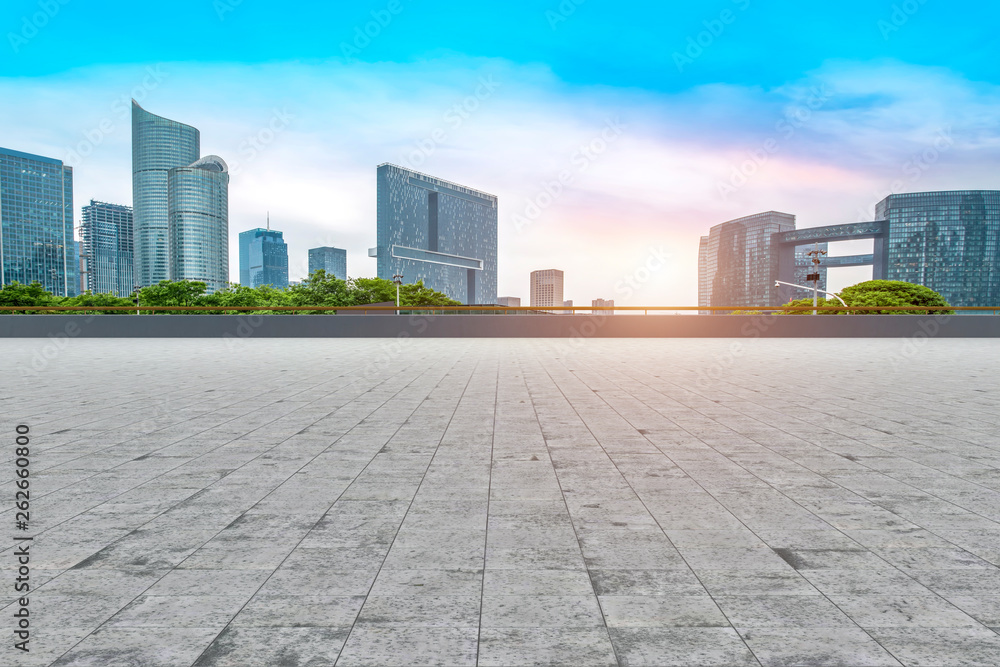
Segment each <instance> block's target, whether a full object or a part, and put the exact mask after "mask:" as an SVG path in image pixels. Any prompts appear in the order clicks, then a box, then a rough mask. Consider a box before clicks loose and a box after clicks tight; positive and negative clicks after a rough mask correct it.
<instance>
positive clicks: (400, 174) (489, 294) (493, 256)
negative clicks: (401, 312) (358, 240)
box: [369, 164, 498, 304]
mask: <svg viewBox="0 0 1000 667" xmlns="http://www.w3.org/2000/svg"><path fill="white" fill-rule="evenodd" d="M497 206H498V202H497V198H496V196H494V195H491V194H487V193H485V192H480V191H479V190H473V189H472V188H469V187H466V186H464V185H459V184H457V183H451V182H448V181H444V180H441V179H439V178H435V177H433V176H428V175H427V174H421V173H419V172H415V171H411V170H409V169H404V168H403V167H397V166H395V165H391V164H383V165H380V166H379V167H378V247H377V248H375V249H373V250H374V252H369V255H371V256H375V257H377V258H378V276H379V277H380V278H385V279H387V280H391V279H392V277H393V276H394V275H397V274H400V275H402V276H403V281H404V282H406V283H415V282H417V281H418V280H422V281H423V283H424V285H425V286H427V287H430V288H432V289H435V290H438V291H440V292H444V293H445V294H447V295H448V296H449V297H451V298H452V299H455V300H457V301H460V302H462V303H465V304H476V303H496V298H497V215H498V209H497Z"/></svg>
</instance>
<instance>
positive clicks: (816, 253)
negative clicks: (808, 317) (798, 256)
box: [806, 241, 827, 315]
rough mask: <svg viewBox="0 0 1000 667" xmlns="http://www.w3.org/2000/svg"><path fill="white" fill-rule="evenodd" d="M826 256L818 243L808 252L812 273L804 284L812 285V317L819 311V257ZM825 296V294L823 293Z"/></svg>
mask: <svg viewBox="0 0 1000 667" xmlns="http://www.w3.org/2000/svg"><path fill="white" fill-rule="evenodd" d="M825 254H827V252H826V250H820V249H819V242H818V241H817V242H816V247H815V248H814V249H813V250H810V251H809V256H810V257H812V264H813V272H812V273H810V274H809V275H808V276H806V282H810V281H811V282H812V284H813V315H818V314H819V310H817V309H818V308H819V293H820V291H821V290H820V289H819V275H820V274H819V265H820V264H821V263H822V262H821V261H820V257H822V256H823V255H825ZM824 294H825V292H824Z"/></svg>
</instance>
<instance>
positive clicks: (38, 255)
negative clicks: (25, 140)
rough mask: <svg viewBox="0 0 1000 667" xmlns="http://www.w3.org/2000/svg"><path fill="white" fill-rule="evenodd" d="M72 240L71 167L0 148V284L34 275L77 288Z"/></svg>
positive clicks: (64, 289) (66, 291)
mask: <svg viewBox="0 0 1000 667" xmlns="http://www.w3.org/2000/svg"><path fill="white" fill-rule="evenodd" d="M74 255H75V253H74V242H73V168H72V167H68V166H66V165H64V164H63V163H62V161H61V160H56V159H54V158H48V157H42V156H41V155H32V154H31V153H22V152H20V151H15V150H10V149H6V148H0V267H2V271H0V285H9V284H10V283H13V282H18V283H21V284H22V285H28V284H31V283H33V282H35V281H37V282H39V283H41V284H42V286H43V287H44V288H45V289H46V290H48V291H49V292H52V293H53V294H56V295H58V296H75V295H76V294H77V293H78V292H79V281H78V279H77V270H78V267H77V266H75V259H74Z"/></svg>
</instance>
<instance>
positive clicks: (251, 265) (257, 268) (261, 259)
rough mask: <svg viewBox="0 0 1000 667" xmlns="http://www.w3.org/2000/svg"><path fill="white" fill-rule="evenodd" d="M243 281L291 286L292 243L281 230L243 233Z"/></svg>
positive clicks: (241, 271)
mask: <svg viewBox="0 0 1000 667" xmlns="http://www.w3.org/2000/svg"><path fill="white" fill-rule="evenodd" d="M240 284H241V285H245V286H247V287H260V286H261V285H270V286H271V287H274V288H275V289H285V288H287V287H288V246H287V245H286V244H285V240H284V238H283V235H282V233H281V232H277V231H274V230H273V229H261V228H257V229H251V230H249V231H246V232H240Z"/></svg>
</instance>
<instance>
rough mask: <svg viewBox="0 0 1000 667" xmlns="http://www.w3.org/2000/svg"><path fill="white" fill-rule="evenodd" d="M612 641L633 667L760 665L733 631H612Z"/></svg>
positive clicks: (676, 629)
mask: <svg viewBox="0 0 1000 667" xmlns="http://www.w3.org/2000/svg"><path fill="white" fill-rule="evenodd" d="M611 640H612V642H613V643H614V647H615V651H616V653H617V654H618V659H619V661H620V664H622V665H629V666H630V667H632V666H639V665H643V666H648V667H687V666H688V665H712V666H717V667H721V666H723V665H725V666H727V667H728V666H736V665H739V666H741V667H742V666H745V667H751V666H757V665H758V664H759V663H758V662H757V660H756V659H755V658H754V657H753V654H752V653H750V650H749V649H748V648H747V646H746V644H744V643H743V640H742V639H740V636H739V635H738V634H737V633H736V631H735V630H733V629H732V628H612V629H611Z"/></svg>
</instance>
